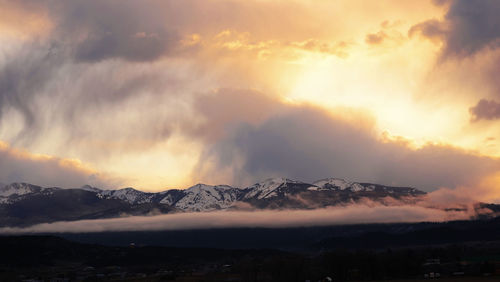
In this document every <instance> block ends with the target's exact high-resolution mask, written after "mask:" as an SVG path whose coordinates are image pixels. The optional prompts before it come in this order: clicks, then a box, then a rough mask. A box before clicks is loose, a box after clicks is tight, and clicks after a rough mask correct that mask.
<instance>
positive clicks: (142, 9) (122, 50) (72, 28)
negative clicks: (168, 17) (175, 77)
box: [51, 0, 180, 62]
mask: <svg viewBox="0 0 500 282" xmlns="http://www.w3.org/2000/svg"><path fill="white" fill-rule="evenodd" d="M56 3H57V4H56V5H55V7H52V8H51V10H53V11H56V14H54V15H53V18H54V20H55V21H56V22H57V26H58V29H57V32H58V33H60V35H58V37H59V38H60V39H63V38H69V39H70V40H71V41H70V42H68V43H70V44H74V56H75V58H76V59H77V60H82V61H90V62H91V61H99V60H104V59H109V58H121V59H125V60H130V61H152V60H155V59H157V58H159V57H161V56H163V55H166V54H168V53H169V52H170V51H172V50H173V49H174V48H175V47H176V45H177V44H178V41H179V39H180V38H179V36H178V35H177V34H176V32H175V31H174V30H172V29H171V28H169V27H167V26H166V24H165V22H164V20H163V17H164V15H163V13H162V11H161V10H162V9H160V7H161V6H160V4H159V2H158V1H141V2H136V1H129V0H126V1H113V0H106V1H71V2H68V1H57V2H56ZM159 6H160V7H159ZM63 40H64V39H63Z"/></svg>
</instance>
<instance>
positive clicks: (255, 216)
mask: <svg viewBox="0 0 500 282" xmlns="http://www.w3.org/2000/svg"><path fill="white" fill-rule="evenodd" d="M469 218H470V215H468V214H467V213H466V212H446V211H442V210H437V209H431V208H425V207H417V206H376V207H368V206H365V205H351V206H347V207H333V208H327V209H316V210H283V211H250V212H236V211H222V212H205V213H178V214H167V215H158V216H134V217H124V218H114V219H98V220H80V221H69V222H54V223H44V224H38V225H34V226H31V227H27V228H11V227H4V228H0V233H3V234H18V233H46V232H70V233H82V232H103V231H132V230H134V231H136V230H137V231H141V230H144V231H145V230H148V231H151V230H186V229H206V228H231V227H233V228H234V227H268V228H271V227H275V228H276V227H302V226H321V225H341V224H362V223H396V222H422V221H433V222H436V221H449V220H460V219H469Z"/></svg>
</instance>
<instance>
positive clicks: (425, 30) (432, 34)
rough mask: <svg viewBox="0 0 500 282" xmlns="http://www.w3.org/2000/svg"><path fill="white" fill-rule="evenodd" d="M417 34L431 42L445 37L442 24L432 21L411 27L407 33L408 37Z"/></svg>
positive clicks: (444, 27) (445, 30) (445, 32)
mask: <svg viewBox="0 0 500 282" xmlns="http://www.w3.org/2000/svg"><path fill="white" fill-rule="evenodd" d="M417 33H420V34H421V35H423V36H425V37H427V38H429V39H431V40H438V39H441V38H443V37H444V36H446V34H447V29H446V26H445V24H444V23H443V22H440V21H438V20H436V19H432V20H428V21H425V22H422V23H419V24H417V25H414V26H412V27H411V28H410V30H409V31H408V36H410V37H412V36H414V35H415V34H417Z"/></svg>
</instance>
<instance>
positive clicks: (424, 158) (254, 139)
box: [194, 106, 500, 191]
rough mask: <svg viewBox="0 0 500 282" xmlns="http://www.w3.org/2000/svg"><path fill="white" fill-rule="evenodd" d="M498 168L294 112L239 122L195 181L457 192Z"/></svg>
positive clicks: (313, 111) (318, 113) (309, 111)
mask: <svg viewBox="0 0 500 282" xmlns="http://www.w3.org/2000/svg"><path fill="white" fill-rule="evenodd" d="M499 169H500V162H499V161H497V160H495V159H491V158H488V157H481V156H476V155H474V154H470V153H468V152H465V151H462V150H460V149H456V148H453V147H448V146H444V145H432V144H428V145H426V146H424V147H423V148H420V149H418V150H413V149H410V148H409V147H408V146H407V144H405V143H404V142H397V141H386V142H383V141H381V140H378V139H377V138H376V137H375V135H374V134H372V133H371V129H370V128H362V127H357V126H353V125H352V124H351V123H349V122H346V121H343V120H340V119H338V118H334V117H332V116H330V115H328V114H327V113H326V112H324V111H322V110H321V109H318V108H313V107H306V106H301V107H289V108H288V110H287V111H285V112H283V113H281V114H277V115H275V116H273V117H271V118H269V119H268V120H266V121H265V122H264V123H262V124H260V125H251V124H248V123H242V124H240V126H239V127H236V128H233V129H231V132H230V133H229V134H228V135H227V137H226V138H224V139H222V140H220V141H219V142H217V143H215V144H214V145H213V146H211V147H210V148H208V149H207V150H206V152H205V154H204V156H203V157H202V158H201V160H200V163H199V167H198V168H197V170H196V171H195V173H194V174H195V175H197V174H200V173H203V172H205V175H204V177H206V178H209V176H210V175H212V174H214V173H215V172H216V171H227V170H230V171H231V173H230V175H231V176H232V179H231V180H230V181H233V182H236V183H238V181H241V180H243V179H244V180H246V181H247V183H238V184H242V185H244V184H249V183H252V182H254V181H260V180H262V179H265V178H267V177H269V176H284V177H289V178H292V179H300V180H304V181H313V180H317V179H320V178H324V177H332V176H335V177H343V178H347V179H350V180H356V181H367V182H375V183H383V184H389V185H405V186H407V185H409V186H416V187H418V188H420V189H423V190H427V191H431V190H435V189H436V188H438V187H452V188H453V187H457V186H461V185H471V184H475V181H477V180H478V179H480V178H481V177H484V176H486V175H489V174H491V173H493V172H495V171H498V170H499Z"/></svg>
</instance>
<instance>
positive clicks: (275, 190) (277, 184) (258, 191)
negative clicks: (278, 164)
mask: <svg viewBox="0 0 500 282" xmlns="http://www.w3.org/2000/svg"><path fill="white" fill-rule="evenodd" d="M294 185H306V186H312V185H311V184H307V183H304V182H300V181H295V180H290V179H287V178H269V179H266V180H264V181H262V182H259V183H256V184H254V185H252V186H250V187H248V188H246V189H245V196H244V197H243V199H252V198H256V199H259V200H261V199H269V198H272V197H277V196H278V195H279V194H280V193H286V191H284V190H286V189H287V188H289V186H294ZM282 190H283V191H282Z"/></svg>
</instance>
